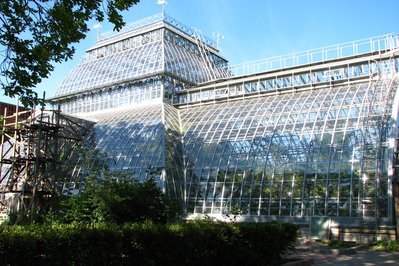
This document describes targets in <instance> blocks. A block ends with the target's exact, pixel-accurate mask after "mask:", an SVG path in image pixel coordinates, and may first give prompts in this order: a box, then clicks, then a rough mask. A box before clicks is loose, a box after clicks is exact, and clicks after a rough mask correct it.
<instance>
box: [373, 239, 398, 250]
mask: <svg viewBox="0 0 399 266" xmlns="http://www.w3.org/2000/svg"><path fill="white" fill-rule="evenodd" d="M370 248H371V249H372V250H377V251H391V252H399V241H397V240H378V241H375V242H374V243H373V244H371V246H370Z"/></svg>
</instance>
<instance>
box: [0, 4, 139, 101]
mask: <svg viewBox="0 0 399 266" xmlns="http://www.w3.org/2000/svg"><path fill="white" fill-rule="evenodd" d="M138 2H139V0H86V1H81V0H54V1H49V0H16V1H1V2H0V47H1V49H2V52H1V53H0V64H1V65H0V73H1V74H0V75H1V77H0V85H1V88H2V89H3V90H4V94H5V95H7V96H10V97H15V96H17V95H19V96H20V97H21V102H22V103H23V104H24V105H25V106H27V105H32V104H33V103H38V98H37V93H36V92H35V91H34V90H33V88H34V87H35V86H36V85H37V84H38V83H40V82H41V80H42V79H43V78H47V77H48V75H49V74H50V72H51V71H53V69H54V66H53V64H54V63H60V62H63V61H66V60H68V59H71V58H72V56H73V54H74V52H75V48H74V47H73V44H74V43H78V42H79V41H81V40H82V39H84V38H85V37H86V34H87V32H88V31H89V27H88V22H89V20H92V19H95V20H97V21H99V22H102V21H104V18H105V17H107V19H108V21H109V22H111V23H112V24H113V25H114V30H120V29H121V28H122V26H123V25H124V24H125V22H124V21H123V18H122V15H121V13H120V12H121V11H124V10H127V9H129V8H130V7H132V6H133V5H134V4H136V3H138Z"/></svg>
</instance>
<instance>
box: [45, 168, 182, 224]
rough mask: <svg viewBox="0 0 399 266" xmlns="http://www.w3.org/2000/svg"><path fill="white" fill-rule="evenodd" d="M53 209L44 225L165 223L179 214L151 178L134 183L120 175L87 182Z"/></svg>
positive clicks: (134, 181) (130, 178) (174, 202)
mask: <svg viewBox="0 0 399 266" xmlns="http://www.w3.org/2000/svg"><path fill="white" fill-rule="evenodd" d="M53 209H54V210H53V211H52V212H51V213H50V214H49V215H47V216H46V218H45V220H46V221H47V222H48V223H60V224H69V223H73V222H84V223H88V224H90V223H105V222H106V223H116V224H123V223H138V222H143V221H146V220H151V221H153V222H154V223H167V222H169V221H174V220H176V218H177V217H178V215H179V207H178V204H177V202H176V201H174V200H172V199H171V198H169V197H168V196H166V195H165V194H164V193H162V191H161V190H160V189H159V187H158V186H157V185H156V183H155V181H154V180H153V179H151V178H149V179H147V180H145V181H143V182H138V181H137V180H135V179H133V178H132V177H129V176H124V175H121V174H120V175H118V176H117V177H115V176H112V175H110V174H107V175H106V176H105V178H103V179H93V180H88V182H87V185H86V188H85V190H84V191H83V192H82V193H81V194H79V195H77V196H74V197H70V198H66V199H62V200H60V201H59V202H58V205H57V206H55V207H54V208H53Z"/></svg>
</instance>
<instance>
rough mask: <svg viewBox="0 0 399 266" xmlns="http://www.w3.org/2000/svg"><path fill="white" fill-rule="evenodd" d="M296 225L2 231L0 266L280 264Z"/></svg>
mask: <svg viewBox="0 0 399 266" xmlns="http://www.w3.org/2000/svg"><path fill="white" fill-rule="evenodd" d="M297 229H298V227H297V226H296V225H292V224H286V223H279V222H272V223H248V224H246V223H240V224H226V223H212V222H204V221H200V222H186V223H175V224H169V225H159V224H152V223H143V224H125V225H123V226H119V225H113V224H96V225H90V226H89V225H83V224H71V225H52V226H49V225H26V226H2V227H0V265H216V264H218V265H243V264H244V265H277V264H279V263H280V262H281V255H283V254H284V252H286V251H287V250H288V249H289V248H290V247H292V245H293V244H294V242H295V240H296V237H297Z"/></svg>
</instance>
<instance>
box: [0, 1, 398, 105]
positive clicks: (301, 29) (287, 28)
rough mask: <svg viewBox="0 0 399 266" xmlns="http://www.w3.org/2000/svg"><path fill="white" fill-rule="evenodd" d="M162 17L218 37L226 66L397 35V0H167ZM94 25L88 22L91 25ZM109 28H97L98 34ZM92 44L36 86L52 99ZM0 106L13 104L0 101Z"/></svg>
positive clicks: (151, 8) (143, 12)
mask: <svg viewBox="0 0 399 266" xmlns="http://www.w3.org/2000/svg"><path fill="white" fill-rule="evenodd" d="M156 2H157V0H141V2H140V3H139V4H137V5H135V6H134V7H133V8H131V9H130V10H129V11H128V12H125V13H124V18H125V21H126V22H127V23H129V22H133V21H136V20H138V19H141V18H144V17H147V16H151V15H154V14H157V13H160V12H161V11H162V7H161V6H160V5H157V4H156ZM167 2H168V3H167V5H166V7H165V10H166V13H167V14H169V15H170V16H172V17H174V18H175V19H176V20H178V21H180V22H182V23H183V24H185V25H187V26H190V27H194V28H197V29H200V30H201V31H202V33H203V34H205V35H207V36H208V37H212V35H213V33H216V32H221V33H223V35H224V39H222V40H221V54H222V55H223V56H224V57H225V58H226V59H227V60H229V61H230V63H231V64H233V65H234V64H238V63H243V62H246V61H252V60H257V59H263V58H267V57H272V56H278V55H284V54H289V53H293V52H300V51H304V50H309V49H314V48H321V47H323V46H329V45H334V44H340V43H344V42H349V41H355V40H360V39H364V38H368V37H372V36H378V35H383V34H387V33H392V32H399V13H398V12H399V0H379V1H371V0H333V1H331V0H330V1H327V0H302V1H301V0H167ZM94 24H95V22H92V23H91V26H93V25H94ZM110 29H111V26H110V25H109V24H103V27H102V29H101V31H108V30H110ZM95 41H96V30H94V29H93V30H92V31H91V32H90V33H89V34H88V36H87V38H86V39H85V40H83V41H82V42H81V43H79V44H76V45H75V48H76V54H75V56H74V59H73V60H70V61H68V62H66V63H63V64H60V65H57V66H56V68H55V71H54V72H53V73H52V74H51V76H50V77H49V78H48V79H46V80H44V81H43V82H42V83H41V84H39V85H38V86H37V89H36V91H37V92H38V93H39V95H42V94H43V91H44V90H45V91H46V98H48V97H52V96H54V94H55V91H56V89H57V87H58V85H59V84H60V83H61V81H62V80H63V78H64V77H65V75H66V74H67V73H68V72H69V71H70V70H72V68H73V67H74V66H76V65H77V64H78V63H79V62H80V58H81V57H82V56H83V55H84V53H85V50H86V49H88V48H90V47H92V46H93V45H94V44H95ZM0 97H1V100H0V101H6V102H11V103H15V100H14V99H6V97H5V96H3V95H2V96H0Z"/></svg>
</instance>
